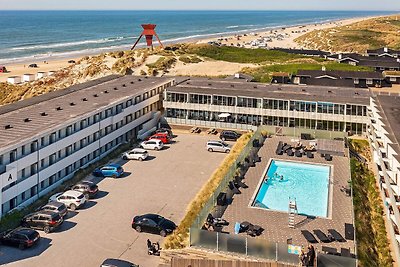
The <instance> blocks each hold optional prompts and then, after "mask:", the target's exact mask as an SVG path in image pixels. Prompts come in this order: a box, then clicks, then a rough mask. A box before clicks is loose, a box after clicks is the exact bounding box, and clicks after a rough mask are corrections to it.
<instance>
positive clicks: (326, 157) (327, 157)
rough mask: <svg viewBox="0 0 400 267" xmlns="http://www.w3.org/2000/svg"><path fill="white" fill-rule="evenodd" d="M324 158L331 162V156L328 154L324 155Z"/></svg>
mask: <svg viewBox="0 0 400 267" xmlns="http://www.w3.org/2000/svg"><path fill="white" fill-rule="evenodd" d="M324 158H325V160H326V161H332V156H331V155H330V154H325V156H324Z"/></svg>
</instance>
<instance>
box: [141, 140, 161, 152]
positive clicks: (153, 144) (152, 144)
mask: <svg viewBox="0 0 400 267" xmlns="http://www.w3.org/2000/svg"><path fill="white" fill-rule="evenodd" d="M163 147H164V144H163V142H161V141H160V140H156V139H152V140H148V141H144V142H141V143H140V148H144V149H151V150H161V149H162V148H163Z"/></svg>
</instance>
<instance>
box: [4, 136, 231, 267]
mask: <svg viewBox="0 0 400 267" xmlns="http://www.w3.org/2000/svg"><path fill="white" fill-rule="evenodd" d="M210 138H211V137H209V136H200V135H189V134H180V135H179V136H178V137H176V138H174V143H172V144H170V145H167V146H166V147H165V148H164V149H163V150H162V151H149V154H150V157H149V158H148V159H147V160H146V161H143V162H139V161H127V162H125V161H123V160H120V159H118V160H117V161H116V162H119V163H121V164H123V168H124V169H125V172H126V174H125V175H124V176H123V177H121V178H118V179H112V178H102V179H99V178H96V179H98V181H99V183H98V185H99V190H100V191H99V193H98V196H97V197H96V198H95V199H91V200H90V201H89V202H88V203H86V205H85V206H84V207H83V208H82V209H79V210H77V211H76V212H71V211H70V212H69V214H68V215H67V217H66V220H65V222H64V223H63V225H62V227H61V228H60V229H58V230H57V231H56V232H54V233H50V234H45V233H44V232H43V231H39V233H40V235H41V237H42V239H41V240H40V242H39V244H37V245H36V246H34V247H32V248H29V249H26V250H23V251H20V250H19V249H18V248H13V247H5V246H1V247H0V265H2V264H9V266H52V267H53V266H84V267H91V266H100V264H101V262H102V261H103V260H104V259H106V258H120V259H124V260H128V261H131V262H133V263H136V264H139V265H140V266H141V267H147V266H148V267H154V266H158V257H156V256H149V255H147V246H146V240H147V239H150V240H151V241H152V242H156V241H161V240H162V237H160V236H158V235H152V234H147V233H137V232H136V231H135V230H133V229H132V228H131V222H132V218H133V217H134V216H135V215H140V214H144V213H157V214H160V215H162V216H164V217H166V218H168V219H170V220H172V221H174V222H175V223H176V224H179V222H180V220H181V219H182V218H183V216H184V214H185V210H186V207H187V205H188V203H189V202H190V201H191V200H192V198H193V197H194V196H195V195H196V193H197V192H198V191H199V189H200V188H201V187H202V185H203V184H204V183H205V182H206V181H207V179H208V178H209V177H210V175H211V174H212V173H213V171H214V170H215V169H216V168H217V166H218V165H219V164H220V163H221V161H222V160H223V159H224V157H225V156H226V154H224V153H210V152H208V151H206V149H205V144H206V142H207V141H208V140H209V139H210ZM217 138H218V137H213V138H212V139H217ZM91 178H92V177H91Z"/></svg>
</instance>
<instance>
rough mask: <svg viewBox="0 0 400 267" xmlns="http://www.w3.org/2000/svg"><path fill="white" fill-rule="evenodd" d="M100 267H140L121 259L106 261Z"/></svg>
mask: <svg viewBox="0 0 400 267" xmlns="http://www.w3.org/2000/svg"><path fill="white" fill-rule="evenodd" d="M100 267H139V266H138V265H136V264H133V263H130V262H129V261H124V260H120V259H106V260H105V261H103V263H102V264H101V265H100Z"/></svg>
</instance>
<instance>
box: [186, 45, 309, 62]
mask: <svg viewBox="0 0 400 267" xmlns="http://www.w3.org/2000/svg"><path fill="white" fill-rule="evenodd" d="M189 51H190V52H191V53H193V54H197V55H199V56H202V57H208V58H212V59H215V60H223V61H228V62H236V63H263V62H286V61H288V60H293V59H299V58H305V57H304V56H301V55H295V54H289V53H285V52H281V51H275V50H266V49H261V48H259V49H248V48H241V47H233V46H221V47H218V46H212V45H198V46H192V47H190V49H189Z"/></svg>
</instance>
